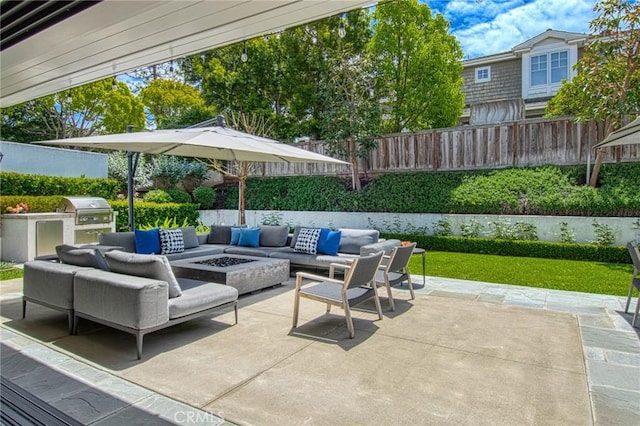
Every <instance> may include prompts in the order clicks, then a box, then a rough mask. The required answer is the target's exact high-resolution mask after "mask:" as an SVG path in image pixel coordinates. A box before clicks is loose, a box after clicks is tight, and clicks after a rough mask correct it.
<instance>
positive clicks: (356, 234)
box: [338, 229, 380, 254]
mask: <svg viewBox="0 0 640 426" xmlns="http://www.w3.org/2000/svg"><path fill="white" fill-rule="evenodd" d="M340 232H341V236H340V247H339V248H338V251H339V252H340V253H351V254H361V253H360V247H362V246H365V245H367V244H373V243H377V242H378V238H379V236H380V232H379V231H377V230H375V229H340Z"/></svg>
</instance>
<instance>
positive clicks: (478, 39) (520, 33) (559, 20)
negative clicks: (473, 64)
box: [420, 0, 595, 59]
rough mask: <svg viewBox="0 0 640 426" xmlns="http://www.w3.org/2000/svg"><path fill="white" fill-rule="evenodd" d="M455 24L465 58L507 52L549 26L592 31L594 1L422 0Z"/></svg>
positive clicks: (576, 30)
mask: <svg viewBox="0 0 640 426" xmlns="http://www.w3.org/2000/svg"><path fill="white" fill-rule="evenodd" d="M420 2H421V3H427V4H428V5H429V7H430V8H431V10H432V12H433V13H434V14H435V13H441V14H442V15H443V16H444V17H445V18H446V19H447V20H448V21H449V22H450V23H451V33H452V34H453V35H454V36H456V37H457V38H458V40H459V41H460V45H461V46H462V51H463V54H464V58H465V59H470V58H476V57H478V56H484V55H491V54H493V53H501V52H507V51H509V50H511V48H512V47H514V46H516V45H518V44H520V43H522V42H524V41H526V40H528V39H530V38H532V37H535V36H536V35H538V34H540V33H542V32H544V31H546V30H547V29H549V28H550V29H553V30H559V31H570V32H578V33H589V22H590V21H591V20H592V19H593V18H594V17H595V13H594V12H593V6H594V5H595V1H594V0H420Z"/></svg>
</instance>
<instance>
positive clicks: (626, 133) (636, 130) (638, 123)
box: [594, 117, 640, 148]
mask: <svg viewBox="0 0 640 426" xmlns="http://www.w3.org/2000/svg"><path fill="white" fill-rule="evenodd" d="M636 143H637V144H640V117H637V118H636V119H635V120H633V121H632V122H631V123H629V124H627V125H626V126H623V127H621V128H620V129H618V130H616V131H615V132H611V133H610V134H609V136H607V137H606V138H604V140H603V141H602V142H600V143H598V144H596V145H595V146H594V148H605V147H608V146H617V145H633V144H636Z"/></svg>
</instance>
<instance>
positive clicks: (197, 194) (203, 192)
mask: <svg viewBox="0 0 640 426" xmlns="http://www.w3.org/2000/svg"><path fill="white" fill-rule="evenodd" d="M193 200H194V201H195V202H196V204H198V205H199V206H200V208H201V209H203V210H206V209H210V208H211V207H213V204H214V203H215V202H216V192H215V191H214V190H213V189H211V188H209V187H208V186H200V187H198V188H196V189H194V190H193Z"/></svg>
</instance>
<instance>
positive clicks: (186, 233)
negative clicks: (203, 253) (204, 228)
mask: <svg viewBox="0 0 640 426" xmlns="http://www.w3.org/2000/svg"><path fill="white" fill-rule="evenodd" d="M180 230H181V231H182V239H183V240H184V249H185V250H188V249H190V248H195V247H198V246H199V245H200V242H199V241H198V234H196V228H194V227H193V226H185V227H184V228H180Z"/></svg>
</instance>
